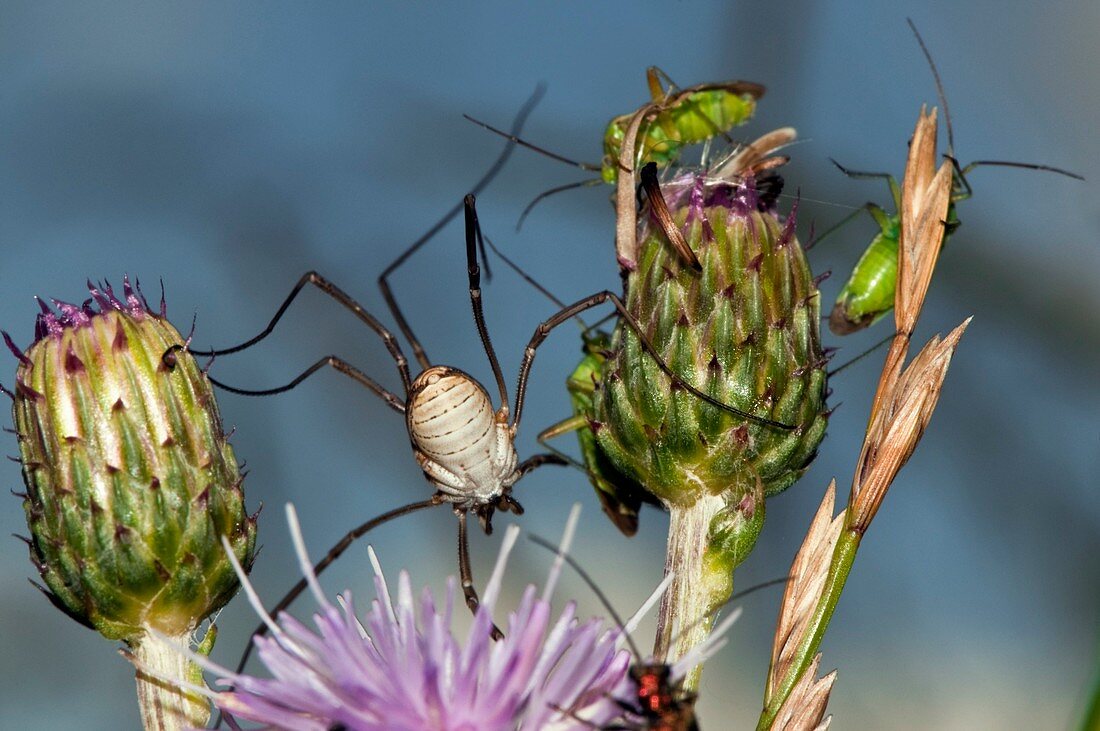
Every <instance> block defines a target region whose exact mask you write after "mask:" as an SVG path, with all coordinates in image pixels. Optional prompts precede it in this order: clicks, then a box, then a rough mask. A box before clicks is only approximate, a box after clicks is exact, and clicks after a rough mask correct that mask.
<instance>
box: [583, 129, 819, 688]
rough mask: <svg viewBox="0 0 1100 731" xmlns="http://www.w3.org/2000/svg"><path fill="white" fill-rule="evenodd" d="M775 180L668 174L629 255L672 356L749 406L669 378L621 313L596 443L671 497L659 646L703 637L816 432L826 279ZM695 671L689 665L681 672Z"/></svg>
mask: <svg viewBox="0 0 1100 731" xmlns="http://www.w3.org/2000/svg"><path fill="white" fill-rule="evenodd" d="M790 134H791V135H793V130H791V131H790ZM643 178H644V175H643ZM778 182H779V181H778V179H777V178H772V179H771V180H769V185H768V186H767V188H766V189H765V188H763V186H762V192H758V191H757V188H756V183H755V180H754V179H753V177H752V176H751V174H750V175H747V176H746V177H744V178H741V179H738V180H737V181H733V180H724V179H716V178H712V177H707V176H705V175H698V174H685V175H681V176H679V177H677V178H675V179H673V180H672V181H671V182H669V183H667V184H666V185H664V186H661V193H662V197H663V199H664V203H665V205H664V206H660V205H659V203H658V205H656V206H655V205H652V204H653V202H655V201H657V200H658V199H657V198H656V197H655V196H654V193H653V192H650V193H649V194H650V200H651V205H650V208H649V211H650V215H649V216H646V217H643V220H642V222H641V225H640V230H639V232H638V237H637V238H638V240H639V241H641V244H640V246H639V247H638V251H637V256H635V257H627V258H626V259H625V260H626V261H632V262H636V266H634V268H633V270H631V271H630V272H629V275H628V278H627V292H626V294H627V301H626V306H627V309H628V310H629V311H630V313H631V314H632V315H633V316H634V318H635V319H636V320H637V322H638V323H640V325H641V327H642V329H643V330H644V331H645V334H646V336H647V337H648V338H649V341H650V343H651V344H652V345H653V346H654V347H655V349H656V350H657V352H658V353H659V354H660V355H661V357H662V358H663V359H664V361H665V363H667V364H668V366H670V367H671V369H672V370H673V371H674V372H675V373H676V374H677V375H678V376H679V378H680V379H682V380H683V381H684V382H686V383H688V384H690V385H691V386H693V387H694V388H696V389H699V390H700V391H702V392H703V393H705V394H706V395H707V396H709V397H711V398H713V399H715V400H717V401H719V402H722V403H724V404H727V405H729V406H732V407H734V408H736V409H738V410H740V411H742V412H744V413H745V414H747V415H752V417H753V418H749V416H740V415H736V414H733V413H730V412H728V411H726V410H723V409H720V408H718V407H717V406H715V405H713V404H710V403H707V402H705V401H703V400H702V399H700V398H698V397H697V396H695V395H693V394H691V393H690V392H688V391H687V390H686V389H684V388H682V387H677V386H676V385H674V384H673V383H672V381H671V379H670V378H668V377H667V376H666V375H665V373H664V372H663V371H662V370H661V369H660V367H659V366H658V364H657V362H656V361H655V360H654V359H653V358H651V357H650V356H649V355H648V354H647V353H646V352H645V351H644V350H643V348H642V346H641V343H640V341H639V339H638V337H637V335H636V334H635V333H634V332H633V330H631V329H629V328H628V327H624V326H623V325H622V324H621V323H620V325H619V326H618V328H617V330H616V332H615V336H614V339H613V341H612V350H613V355H612V356H611V357H610V358H609V359H608V361H607V363H606V364H605V367H604V371H603V378H602V383H601V387H600V389H599V390H598V392H597V393H596V394H595V395H594V399H593V400H594V418H593V421H592V429H593V431H594V433H595V435H596V442H597V444H598V445H599V447H600V450H601V451H602V452H603V454H604V455H606V457H607V458H608V460H610V462H611V463H612V464H613V465H614V466H615V467H616V468H617V469H618V470H620V471H621V472H623V473H624V474H626V475H627V476H629V477H630V478H631V479H633V480H635V481H637V482H638V483H639V484H641V485H642V486H643V487H644V488H645V490H647V491H648V492H649V493H651V494H652V495H654V496H655V497H657V498H658V499H659V500H660V501H661V502H662V503H664V505H665V506H666V507H667V508H668V509H669V510H670V512H671V520H670V524H669V539H668V547H667V553H666V558H665V570H666V572H672V573H674V574H675V577H676V578H675V579H674V581H673V584H672V587H671V588H670V590H669V593H668V594H666V595H665V597H664V599H663V600H662V606H661V611H660V617H661V620H660V623H659V625H658V638H657V648H656V652H657V654H658V655H659V656H660V655H665V656H667V657H669V658H671V659H675V658H677V657H682V656H684V655H685V654H686V653H687V652H688V651H689V650H690V648H692V647H695V646H697V645H698V644H699V643H700V642H702V641H703V640H704V639H705V637H706V635H707V632H708V629H709V626H710V623H711V621H712V619H713V612H714V610H715V609H716V608H717V607H719V606H720V605H721V604H722V603H723V602H724V601H725V600H726V599H727V598H728V597H729V596H730V595H731V593H732V592H733V570H734V569H735V568H736V567H737V566H738V565H739V564H740V563H741V562H742V561H744V560H745V558H746V557H747V556H748V554H749V553H750V552H751V551H752V549H753V547H754V546H755V544H756V539H757V537H758V536H759V534H760V530H761V528H762V527H763V523H764V502H765V498H766V497H768V496H771V495H774V494H776V493H778V492H780V491H782V490H784V489H786V488H787V487H789V486H790V485H791V484H792V483H793V482H794V481H795V480H797V479H798V477H799V476H800V475H801V474H802V473H803V472H804V471H805V470H806V468H807V467H808V466H809V464H810V461H811V460H812V459H813V457H814V454H815V453H816V450H817V446H818V444H819V443H820V442H821V439H822V438H823V437H824V434H825V426H826V413H825V395H826V393H825V392H826V372H825V358H824V357H823V354H822V350H821V342H820V337H819V328H818V320H819V314H818V313H819V294H818V291H817V285H816V282H815V281H814V279H813V277H812V276H811V274H810V269H809V267H808V265H807V263H806V259H805V256H804V254H803V251H802V248H801V246H800V245H799V243H798V241H797V240H796V239H795V236H794V225H795V213H794V211H792V212H791V214H790V215H789V216H788V217H787V219H786V221H783V222H781V221H780V220H779V218H778V216H777V215H776V212H775V208H774V202H775V198H776V195H777V192H778V189H777V187H776V186H777V184H778ZM644 184H645V183H644V181H643V185H644ZM651 187H652V186H651ZM664 208H667V212H666V211H664V210H663V209H664ZM670 235H671V236H672V237H673V238H675V239H680V238H681V237H682V240H677V241H675V242H673V241H670ZM674 244H675V245H674ZM620 261H624V259H623V257H622V255H621V253H620ZM674 642H675V645H676V646H675V647H673V646H672V645H673V643H674ZM698 678H699V669H698V668H697V669H696V670H695V671H693V672H692V673H689V675H688V676H687V679H686V681H685V682H686V687H688V688H692V687H694V686H695V684H696V683H697V682H698Z"/></svg>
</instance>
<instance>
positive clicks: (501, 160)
mask: <svg viewBox="0 0 1100 731" xmlns="http://www.w3.org/2000/svg"><path fill="white" fill-rule="evenodd" d="M545 93H546V85H545V84H538V85H537V86H536V87H535V91H534V92H532V94H531V96H530V97H528V99H527V101H526V102H524V104H523V106H522V107H520V110H519V112H518V113H517V114H516V118H515V119H514V120H513V121H512V130H513V132H514V134H511V135H508V134H505V135H504V136H505V137H506V138H508V139H509V142H508V144H507V145H505V147H504V149H503V150H502V151H501V153H500V155H499V156H498V157H497V159H496V160H495V161H494V162H493V164H492V165H491V166H490V167H489V169H488V170H486V171H485V174H484V175H482V176H481V179H480V180H478V181H477V183H476V184H475V185H474V187H473V188H472V189H471V190H470V193H471V194H472V195H478V194H479V193H481V191H482V190H484V189H485V187H486V186H487V185H488V184H489V183H491V182H492V181H493V179H494V178H496V176H497V173H499V172H500V170H501V168H503V167H504V164H505V163H506V162H508V158H510V157H511V156H512V152H513V150H515V144H516V143H515V142H514V141H513V140H512V139H511V138H516V139H518V137H516V135H518V134H519V133H520V132H521V131H523V125H524V124H525V123H526V122H527V118H528V117H529V116H530V115H531V112H532V111H534V109H535V106H536V105H537V104H538V103H539V101H540V100H541V99H542V97H543V95H544V94H545ZM462 208H463V203H458V204H456V205H455V206H454V207H452V208H451V209H450V210H449V211H447V213H446V214H445V215H444V216H443V218H441V219H439V221H437V222H436V224H435V225H434V226H432V227H431V228H430V229H428V230H427V231H426V232H425V233H424V235H423V236H421V237H420V238H419V239H417V240H416V241H414V242H413V243H412V245H411V246H410V247H409V248H407V249H405V251H403V252H402V253H401V255H400V256H398V257H397V258H396V259H394V260H393V261H392V262H391V263H390V265H389V266H388V267H386V268H385V269H383V270H382V273H381V274H380V275H378V289H380V290H381V291H382V299H384V300H385V301H386V307H388V308H389V310H390V313H391V314H392V315H393V318H394V320H395V321H396V322H397V327H398V329H400V330H401V334H402V335H404V336H405V340H407V341H408V343H409V345H410V346H411V347H412V351H413V356H414V357H415V358H416V361H417V362H418V363H419V364H420V367H421V368H425V369H426V368H429V367H431V362H430V361H429V360H428V356H427V354H426V353H425V352H424V348H423V346H421V344H420V341H419V340H418V339H417V337H416V335H414V334H413V331H412V327H410V326H409V322H408V320H406V319H405V315H404V314H403V313H402V312H401V308H400V307H399V306H398V304H397V299H396V298H395V297H394V296H393V290H391V289H390V284H389V276H390V275H391V274H393V272H394V271H395V270H397V268H398V267H400V266H401V265H402V264H404V263H405V262H406V261H407V260H408V259H409V257H411V256H412V255H413V254H415V253H416V252H417V251H418V250H419V249H420V248H421V247H422V246H424V244H426V243H428V241H430V240H431V239H432V238H433V237H434V236H435V235H436V234H437V233H439V232H440V230H442V229H443V227H444V226H446V225H447V224H449V223H450V222H451V221H452V220H454V218H455V217H456V216H457V215H458V214H459V212H460V211H461V210H462ZM485 275H486V277H487V278H488V277H489V276H490V273H489V268H488V266H486V269H485Z"/></svg>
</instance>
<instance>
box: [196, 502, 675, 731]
mask: <svg viewBox="0 0 1100 731" xmlns="http://www.w3.org/2000/svg"><path fill="white" fill-rule="evenodd" d="M577 512H578V511H577V510H576V509H574V512H573V513H572V514H571V515H570V519H569V522H568V523H567V526H566V529H565V534H564V536H563V538H562V543H561V549H560V551H559V554H558V559H557V560H556V561H555V562H554V565H553V567H552V568H551V570H550V573H549V576H548V579H547V582H546V586H545V588H544V589H543V591H542V592H541V594H540V593H539V592H538V591H537V590H536V588H535V587H534V586H528V587H527V589H526V590H525V591H524V593H523V596H522V598H521V600H520V602H519V605H518V606H517V607H516V608H515V609H514V610H513V611H512V612H510V613H509V615H508V620H507V622H506V624H505V627H506V629H505V638H504V639H503V640H501V641H499V642H493V641H492V640H490V637H489V632H490V628H491V627H492V621H493V618H492V614H493V609H494V606H495V604H496V602H497V599H498V597H499V594H500V588H501V581H502V578H503V574H504V567H505V564H506V562H507V558H508V554H509V552H510V551H511V549H512V547H513V546H514V545H515V541H516V537H517V535H518V533H519V529H518V528H516V527H514V526H513V527H510V528H509V529H508V531H507V533H506V534H505V537H504V540H503V544H502V547H501V552H500V555H499V557H498V559H497V564H496V567H495V569H494V571H493V575H492V577H491V579H490V580H489V583H488V585H487V587H486V590H485V592H484V598H483V600H482V604H481V608H480V609H479V611H478V613H477V615H476V616H475V618H474V620H473V623H472V626H471V627H470V630H469V632H468V634H467V636H466V639H465V641H464V642H460V641H459V640H458V639H457V638H456V637H455V635H454V633H453V632H452V629H451V620H452V618H453V609H454V600H455V592H456V588H457V583H456V582H455V580H454V579H453V578H451V579H450V580H449V581H448V583H447V590H446V595H445V597H444V600H443V602H442V607H439V606H437V604H436V601H435V599H434V597H433V595H432V593H431V591H429V590H428V589H425V590H424V591H423V592H422V593H421V595H420V598H419V600H417V599H415V598H414V596H413V591H412V585H411V581H410V579H409V576H408V574H407V573H406V572H404V571H402V572H401V574H400V575H399V578H398V585H397V594H396V597H393V596H391V594H390V590H389V587H388V585H387V583H386V580H385V577H384V576H383V574H382V570H381V567H380V565H379V563H378V559H377V557H376V556H375V554H374V551H373V550H370V551H369V553H370V560H371V564H372V565H373V567H374V571H375V579H374V581H375V588H376V593H377V598H376V599H375V600H374V601H373V602H372V603H371V608H370V610H369V612H367V614H366V616H365V617H364V619H363V621H362V622H360V620H359V619H358V618H357V615H356V613H355V608H354V604H353V602H352V599H351V595H350V594H349V593H347V592H345V593H344V594H342V595H341V596H340V597H339V600H338V602H339V606H338V607H337V606H334V605H332V604H331V603H329V602H328V601H327V600H326V599H325V597H324V595H323V594H322V593H321V589H320V586H319V584H318V583H317V580H316V577H315V576H314V575H313V572H312V568H311V566H312V564H311V562H310V560H309V557H308V556H307V555H306V552H305V548H304V545H303V541H302V537H301V533H300V530H299V528H298V522H297V516H296V514H295V513H294V509H293V506H289V505H288V506H287V516H288V520H289V522H290V527H291V533H292V537H293V539H294V542H295V546H296V548H297V552H298V559H299V563H300V564H301V567H302V571H303V573H304V574H305V576H306V578H307V580H308V581H309V585H310V588H311V590H312V592H313V594H314V596H315V598H316V600H317V602H318V603H319V605H320V607H321V608H320V610H319V611H318V612H317V613H316V614H314V616H313V620H314V624H315V625H316V630H312V629H310V628H309V627H307V626H306V625H304V624H302V623H301V622H299V621H297V620H295V619H294V618H293V617H291V616H289V615H288V614H286V613H284V614H281V615H280V616H279V622H278V624H276V623H275V622H274V621H273V620H272V619H271V618H270V616H268V615H267V613H266V612H264V610H263V608H262V604H261V603H260V601H259V598H258V597H257V596H256V594H255V591H254V590H253V588H252V586H251V585H250V584H249V583H248V580H247V577H245V576H244V575H243V572H242V576H241V580H242V584H244V587H245V591H246V593H247V594H248V597H249V600H250V601H251V602H252V604H253V607H254V608H256V610H257V612H258V613H259V614H260V615H261V617H263V619H264V621H265V622H266V623H267V624H268V626H269V628H270V631H271V635H270V636H268V637H261V638H257V640H256V642H257V652H258V654H259V656H260V658H261V660H262V661H263V663H264V665H266V666H267V669H268V670H269V671H270V672H271V674H272V675H273V676H274V677H272V678H259V677H255V676H250V675H238V674H235V673H232V672H230V671H228V670H226V669H225V668H222V667H220V666H218V665H216V664H214V663H212V662H210V661H209V660H207V659H206V658H203V657H200V656H197V655H193V656H192V659H193V660H194V661H195V662H196V663H198V664H200V665H201V666H202V667H203V668H204V669H206V670H208V671H210V672H212V673H214V674H216V675H217V676H218V681H217V683H218V684H221V685H227V686H229V687H230V688H231V690H228V691H223V692H220V693H218V692H213V691H210V690H208V689H202V688H197V687H195V688H191V690H194V691H195V692H202V693H204V694H205V695H207V696H209V697H211V699H212V700H213V702H214V704H215V705H217V706H218V707H219V708H220V709H222V710H223V711H225V712H226V713H229V714H232V716H234V717H235V718H237V719H243V720H249V721H255V722H259V723H263V724H266V725H265V726H264V727H263V728H268V729H291V730H293V731H298V730H301V731H329V730H330V729H334V728H335V729H348V730H349V731H375V730H378V731H381V730H382V729H389V730H402V729H408V730H409V731H414V730H415V731H421V730H425V729H427V730H429V731H431V730H436V729H438V730H439V731H465V730H470V731H473V730H474V729H477V730H478V731H493V729H500V730H501V731H503V730H505V729H507V730H509V731H511V730H513V729H527V730H531V729H562V730H564V729H592V728H600V727H603V726H605V725H607V724H608V723H611V722H613V721H615V720H616V719H621V718H622V716H623V709H622V706H621V705H620V703H619V702H617V701H616V699H617V698H630V697H631V695H632V690H633V689H632V688H631V684H632V681H631V680H630V678H629V677H628V675H627V670H628V668H629V666H630V664H631V661H632V658H631V655H630V653H629V652H627V651H625V650H622V649H620V643H621V640H622V639H623V636H624V633H627V632H629V631H630V630H631V629H632V627H633V626H634V625H635V624H636V622H637V619H638V618H639V617H640V616H641V615H642V614H643V613H644V612H645V611H647V610H648V608H649V606H651V605H652V603H653V602H654V601H656V599H657V598H658V597H659V596H660V594H661V593H663V591H664V588H665V586H667V581H666V582H663V583H662V584H661V586H660V587H658V589H657V591H655V592H654V595H653V596H651V597H650V600H649V601H648V602H646V605H645V606H643V607H642V608H641V609H640V610H639V612H638V613H637V614H636V615H635V617H634V618H633V619H632V620H631V621H629V622H627V623H626V626H625V627H621V628H620V627H612V628H609V629H608V628H605V627H604V623H603V621H602V620H599V619H590V620H587V621H583V622H582V621H580V620H579V619H578V618H577V617H576V614H575V609H576V607H575V605H574V603H572V602H570V603H568V604H567V605H566V607H565V609H564V610H563V611H562V612H561V614H560V615H559V616H558V618H557V619H556V620H552V614H551V606H550V596H551V594H552V592H553V589H554V585H555V583H556V582H557V579H558V577H559V575H560V572H561V567H562V558H561V556H562V555H563V554H564V553H565V552H566V550H567V548H568V545H569V543H570V541H571V539H572V534H573V530H574V527H575V525H576V518H577Z"/></svg>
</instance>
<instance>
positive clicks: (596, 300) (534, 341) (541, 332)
mask: <svg viewBox="0 0 1100 731" xmlns="http://www.w3.org/2000/svg"><path fill="white" fill-rule="evenodd" d="M608 301H610V302H611V303H612V304H614V305H615V309H616V310H618V312H619V317H621V318H622V319H623V321H624V322H626V323H627V325H629V326H630V328H631V329H632V330H633V331H634V334H635V335H636V336H637V338H638V342H639V343H641V345H642V348H643V349H644V350H645V352H646V353H647V354H648V355H649V356H650V357H651V358H653V360H654V362H656V363H657V366H658V367H659V368H660V369H661V370H662V371H663V372H664V374H665V375H666V376H668V377H669V378H670V379H672V382H673V383H674V384H675V385H676V386H678V387H679V388H682V389H684V390H685V391H687V392H688V393H690V394H691V395H692V396H695V397H696V398H698V399H701V400H703V401H705V402H707V403H708V404H710V405H711V406H716V407H717V408H719V409H722V410H723V411H728V412H729V413H731V414H735V415H736V416H740V417H742V418H744V419H748V420H749V421H754V422H756V423H758V424H763V425H765V426H770V427H774V428H776V429H784V430H788V431H790V430H793V429H795V428H797V427H795V426H792V425H790V424H784V423H782V422H779V421H774V420H772V419H768V418H765V417H762V416H756V415H755V414H750V413H749V412H747V411H742V410H741V409H738V408H736V407H734V406H730V405H729V404H726V403H722V402H721V401H719V400H718V399H716V398H713V397H711V396H708V395H707V394H705V393H703V392H702V391H700V390H699V389H697V388H695V387H694V386H692V385H691V384H690V383H688V382H686V381H685V380H683V379H682V378H680V377H679V376H678V375H676V373H675V372H673V370H672V368H670V367H669V365H668V364H667V363H665V361H664V359H662V358H661V355H660V353H658V352H657V349H656V348H654V347H653V344H652V343H651V342H650V341H649V338H648V337H647V336H646V334H645V331H644V330H642V326H641V325H639V324H638V321H637V320H635V319H634V316H633V315H631V314H630V312H629V311H628V310H627V309H626V305H624V304H623V301H622V300H621V299H619V297H618V295H616V294H615V293H614V292H610V291H608V290H604V291H602V292H597V293H596V294H593V295H589V296H588V297H585V298H584V299H582V300H579V301H577V302H574V303H573V304H571V305H569V306H568V307H566V308H565V309H563V310H560V311H558V312H557V313H556V314H555V315H553V316H551V317H550V318H549V319H547V320H544V321H543V322H541V323H539V325H538V327H536V328H535V332H534V334H533V335H532V336H531V340H530V341H528V343H527V348H526V349H525V350H524V351H523V361H522V363H521V364H520V367H519V384H518V386H517V390H516V408H515V415H514V416H513V417H512V430H513V431H516V430H517V429H518V428H519V421H520V416H521V415H522V413H523V400H524V395H525V394H526V391H527V378H528V376H529V375H530V372H531V365H532V364H533V363H534V360H535V351H536V350H537V349H538V347H539V345H541V344H542V342H543V341H544V340H546V337H547V336H548V335H549V334H550V332H551V331H552V330H553V329H554V328H555V327H557V326H558V325H560V324H562V323H563V322H565V321H566V320H568V319H569V318H571V317H573V316H574V315H576V314H578V313H580V312H583V311H585V310H588V309H591V308H593V307H596V306H598V305H601V304H603V303H605V302H608Z"/></svg>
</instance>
